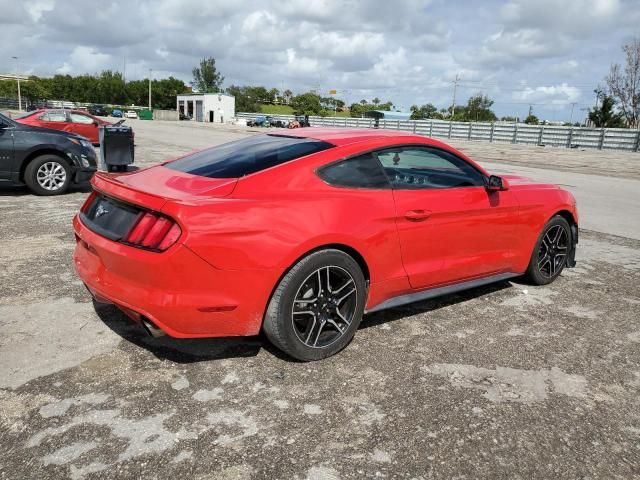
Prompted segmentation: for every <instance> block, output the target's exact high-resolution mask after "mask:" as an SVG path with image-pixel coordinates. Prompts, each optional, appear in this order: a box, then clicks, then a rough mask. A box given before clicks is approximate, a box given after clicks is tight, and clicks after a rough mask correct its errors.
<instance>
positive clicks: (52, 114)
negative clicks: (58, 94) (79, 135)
mask: <svg viewBox="0 0 640 480" xmlns="http://www.w3.org/2000/svg"><path fill="white" fill-rule="evenodd" d="M38 126H40V127H44V128H52V129H54V130H62V131H65V132H68V131H70V129H71V122H70V121H69V118H68V117H67V112H65V111H64V110H49V111H46V112H44V113H43V114H42V115H40V116H39V117H38Z"/></svg>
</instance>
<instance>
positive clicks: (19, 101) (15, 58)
mask: <svg viewBox="0 0 640 480" xmlns="http://www.w3.org/2000/svg"><path fill="white" fill-rule="evenodd" d="M11 58H13V59H14V60H15V61H16V80H18V110H20V111H22V95H21V94H20V74H19V73H18V72H19V68H18V57H11Z"/></svg>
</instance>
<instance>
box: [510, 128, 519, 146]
mask: <svg viewBox="0 0 640 480" xmlns="http://www.w3.org/2000/svg"><path fill="white" fill-rule="evenodd" d="M517 140H518V124H517V123H514V124H513V139H512V140H511V143H516V142H517Z"/></svg>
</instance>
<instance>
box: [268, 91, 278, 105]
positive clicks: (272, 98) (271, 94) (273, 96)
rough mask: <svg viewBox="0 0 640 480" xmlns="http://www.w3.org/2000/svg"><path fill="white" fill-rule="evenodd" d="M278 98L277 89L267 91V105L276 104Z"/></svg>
mask: <svg viewBox="0 0 640 480" xmlns="http://www.w3.org/2000/svg"><path fill="white" fill-rule="evenodd" d="M279 96H280V90H278V89H277V88H272V89H271V90H269V103H276V102H277V101H278V97H279Z"/></svg>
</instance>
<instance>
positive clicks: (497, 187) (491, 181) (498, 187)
mask: <svg viewBox="0 0 640 480" xmlns="http://www.w3.org/2000/svg"><path fill="white" fill-rule="evenodd" d="M486 189H487V191H488V192H500V191H504V190H509V182H507V180H506V179H505V178H502V177H498V176H497V175H491V176H490V177H489V178H488V179H487V185H486Z"/></svg>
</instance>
